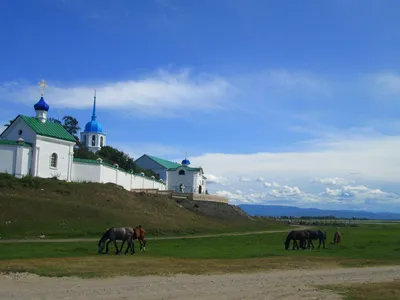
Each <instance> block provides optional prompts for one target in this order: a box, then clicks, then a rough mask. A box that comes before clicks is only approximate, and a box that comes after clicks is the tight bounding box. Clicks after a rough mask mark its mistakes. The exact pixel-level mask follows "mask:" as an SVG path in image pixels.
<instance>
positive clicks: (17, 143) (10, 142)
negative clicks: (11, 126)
mask: <svg viewBox="0 0 400 300" xmlns="http://www.w3.org/2000/svg"><path fill="white" fill-rule="evenodd" d="M0 145H10V146H18V145H20V146H24V147H29V148H31V147H32V145H31V144H29V143H26V142H18V141H10V140H1V139H0Z"/></svg>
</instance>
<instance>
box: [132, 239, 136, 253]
mask: <svg viewBox="0 0 400 300" xmlns="http://www.w3.org/2000/svg"><path fill="white" fill-rule="evenodd" d="M134 253H135V242H134V240H133V239H131V254H134Z"/></svg>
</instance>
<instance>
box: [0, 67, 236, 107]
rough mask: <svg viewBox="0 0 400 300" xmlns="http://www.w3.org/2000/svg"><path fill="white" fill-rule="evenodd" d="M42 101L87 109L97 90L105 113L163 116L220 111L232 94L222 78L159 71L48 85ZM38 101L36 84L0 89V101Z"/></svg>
mask: <svg viewBox="0 0 400 300" xmlns="http://www.w3.org/2000/svg"><path fill="white" fill-rule="evenodd" d="M47 84H48V85H49V87H48V88H47V89H46V91H45V99H46V100H47V102H48V103H49V105H50V106H55V107H67V108H76V109H86V108H90V107H91V106H92V104H93V91H94V89H96V90H97V103H98V106H99V107H102V108H106V109H123V110H124V111H132V113H133V112H135V111H140V113H146V114H166V112H168V111H175V110H179V109H181V108H182V107H185V110H186V111H188V110H192V109H193V110H198V109H223V103H224V100H226V99H227V98H228V97H229V94H230V93H231V91H232V90H233V86H232V85H231V83H230V82H228V81H227V80H225V79H224V78H221V77H217V76H212V75H207V74H200V75H192V74H191V73H190V72H189V71H188V70H181V71H180V72H175V73H172V72H169V71H165V70H160V71H158V72H156V73H153V74H147V76H142V77H140V78H138V79H132V80H125V81H119V82H106V83H97V84H87V85H78V86H66V87H63V86H61V85H57V84H56V83H52V82H48V83H47ZM38 97H40V89H39V86H38V85H37V84H34V85H32V84H26V83H16V82H13V84H7V85H6V84H3V85H1V86H0V98H4V99H8V100H11V101H19V102H26V103H27V101H29V103H30V104H31V102H32V99H37V98H38Z"/></svg>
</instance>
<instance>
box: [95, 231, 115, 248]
mask: <svg viewBox="0 0 400 300" xmlns="http://www.w3.org/2000/svg"><path fill="white" fill-rule="evenodd" d="M111 229H112V228H110V229H107V230H106V232H104V234H103V235H102V236H101V238H100V240H99V242H98V243H97V245H98V246H100V243H101V242H102V241H103V240H105V239H106V238H107V236H108V233H109V232H110V230H111Z"/></svg>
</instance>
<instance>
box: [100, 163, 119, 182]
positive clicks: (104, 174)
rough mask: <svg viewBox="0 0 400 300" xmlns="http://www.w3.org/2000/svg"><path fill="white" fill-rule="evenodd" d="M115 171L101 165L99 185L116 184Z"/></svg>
mask: <svg viewBox="0 0 400 300" xmlns="http://www.w3.org/2000/svg"><path fill="white" fill-rule="evenodd" d="M117 172H118V171H117V169H115V168H113V167H109V166H105V165H101V177H100V178H101V179H100V182H101V183H107V182H112V183H117Z"/></svg>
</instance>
